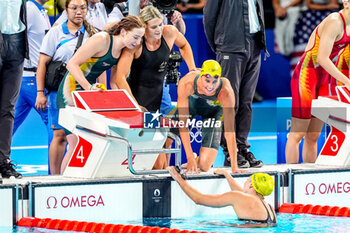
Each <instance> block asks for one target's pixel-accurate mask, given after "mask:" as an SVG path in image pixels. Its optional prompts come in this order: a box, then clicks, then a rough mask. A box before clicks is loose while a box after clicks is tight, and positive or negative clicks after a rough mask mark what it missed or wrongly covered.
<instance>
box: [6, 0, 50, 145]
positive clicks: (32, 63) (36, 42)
mask: <svg viewBox="0 0 350 233" xmlns="http://www.w3.org/2000/svg"><path fill="white" fill-rule="evenodd" d="M45 2H47V0H29V1H27V39H28V44H29V59H25V60H24V71H23V78H22V85H21V89H20V92H19V97H18V100H17V103H16V106H15V121H14V127H13V134H15V133H16V131H17V129H18V127H19V126H20V125H21V124H22V123H23V121H24V120H25V119H26V118H27V116H28V114H29V112H30V111H31V110H32V108H34V109H35V110H37V109H36V108H35V100H36V96H37V88H36V69H37V66H38V60H39V55H40V46H41V43H42V41H43V38H44V36H45V34H46V33H47V32H48V30H49V29H50V28H51V25H50V20H49V17H48V15H47V13H46V10H45V8H44V7H43V5H44V4H45ZM37 112H38V114H39V115H40V117H41V119H42V121H43V122H44V124H45V125H46V127H47V131H48V134H49V137H48V139H49V142H50V141H51V138H52V129H51V127H49V125H48V114H47V111H46V110H45V111H39V110H37Z"/></svg>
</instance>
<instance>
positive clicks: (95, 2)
mask: <svg viewBox="0 0 350 233" xmlns="http://www.w3.org/2000/svg"><path fill="white" fill-rule="evenodd" d="M66 20H67V11H66V10H65V11H63V12H62V15H61V16H60V17H59V18H58V19H57V20H56V22H55V24H54V26H56V25H57V24H61V23H63V22H65V21H66ZM86 20H87V21H88V22H89V24H91V25H92V26H94V27H95V28H97V30H99V31H102V30H103V27H104V26H105V25H106V23H107V12H106V8H105V5H104V4H103V3H101V0H88V10H87V14H86Z"/></svg>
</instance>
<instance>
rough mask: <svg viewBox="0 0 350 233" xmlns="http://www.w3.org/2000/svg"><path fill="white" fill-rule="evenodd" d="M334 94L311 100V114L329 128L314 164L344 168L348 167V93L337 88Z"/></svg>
mask: <svg viewBox="0 0 350 233" xmlns="http://www.w3.org/2000/svg"><path fill="white" fill-rule="evenodd" d="M336 93H337V96H330V97H319V98H318V99H315V100H312V109H311V114H312V115H314V116H315V117H317V118H319V119H320V120H322V121H324V122H325V123H326V124H328V125H330V126H331V132H330V134H329V135H328V138H327V140H326V143H325V144H324V146H323V148H322V150H321V152H320V154H319V156H318V158H317V160H316V164H322V165H336V166H342V167H346V166H349V165H350V92H349V90H347V89H346V88H345V87H344V86H337V87H336Z"/></svg>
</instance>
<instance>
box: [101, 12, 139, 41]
mask: <svg viewBox="0 0 350 233" xmlns="http://www.w3.org/2000/svg"><path fill="white" fill-rule="evenodd" d="M145 27H146V25H145V24H144V23H143V22H142V21H141V20H140V18H139V17H137V16H135V15H128V16H126V17H125V18H123V19H121V20H120V21H118V22H115V23H110V24H108V25H106V26H105V28H104V29H103V31H105V32H107V33H108V34H110V35H115V36H116V35H119V34H120V32H121V30H122V29H124V30H125V31H131V30H133V29H134V28H145Z"/></svg>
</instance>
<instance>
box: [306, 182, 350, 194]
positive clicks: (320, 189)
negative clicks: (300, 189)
mask: <svg viewBox="0 0 350 233" xmlns="http://www.w3.org/2000/svg"><path fill="white" fill-rule="evenodd" d="M305 192H306V193H305V194H306V195H315V194H316V193H317V194H321V195H324V194H339V193H350V183H349V182H337V183H328V184H326V183H321V184H318V185H315V184H314V183H308V184H306V186H305Z"/></svg>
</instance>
